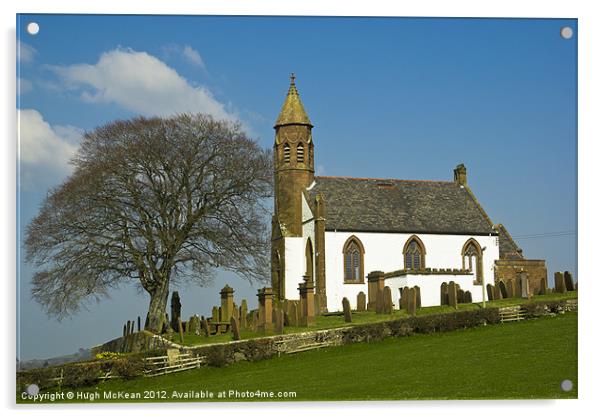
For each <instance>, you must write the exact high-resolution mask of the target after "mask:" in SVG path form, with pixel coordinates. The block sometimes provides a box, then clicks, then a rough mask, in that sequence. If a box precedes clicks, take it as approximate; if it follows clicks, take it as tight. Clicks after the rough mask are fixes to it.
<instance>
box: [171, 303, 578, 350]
mask: <svg viewBox="0 0 602 418" xmlns="http://www.w3.org/2000/svg"><path fill="white" fill-rule="evenodd" d="M576 298H577V292H567V293H564V294H562V293H550V294H547V295H538V296H533V297H532V298H531V301H534V302H537V301H552V300H565V299H576ZM525 302H528V301H527V300H526V299H521V298H512V299H501V300H494V301H491V302H487V306H488V307H498V308H501V307H504V306H514V305H520V304H522V303H525ZM480 307H481V305H480V304H477V303H462V304H459V305H458V310H460V311H464V310H473V309H480ZM454 311H455V309H454V308H452V307H451V306H432V307H429V308H422V309H419V310H418V311H417V312H416V314H417V315H419V316H420V315H429V314H433V313H446V312H454ZM408 316H409V315H408V314H407V312H406V311H405V310H397V311H393V313H392V314H391V315H377V314H376V313H375V312H372V311H364V312H353V315H352V317H353V322H352V323H351V324H347V323H345V321H344V319H343V316H342V313H341V315H339V316H337V315H328V316H317V317H316V324H315V325H314V326H312V327H309V328H304V327H285V329H284V333H285V334H292V333H297V332H307V331H316V330H322V329H331V328H340V327H345V326H349V325H359V324H368V323H373V322H384V321H390V320H393V319H397V318H405V317H408ZM265 335H273V334H261V333H258V332H252V331H243V332H241V338H242V339H243V340H244V339H248V338H259V337H263V336H265ZM171 340H172V341H174V342H175V343H178V344H180V336H179V334H177V333H174V334H173V335H172V337H171ZM227 341H232V334H231V333H228V334H221V335H213V336H211V337H209V338H206V337H205V336H202V335H192V334H185V335H184V345H186V346H197V345H205V344H213V343H223V342H227Z"/></svg>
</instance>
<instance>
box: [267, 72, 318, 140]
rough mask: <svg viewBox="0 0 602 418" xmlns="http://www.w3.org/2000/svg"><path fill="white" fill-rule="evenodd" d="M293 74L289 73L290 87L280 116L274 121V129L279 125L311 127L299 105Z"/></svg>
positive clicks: (300, 104)
mask: <svg viewBox="0 0 602 418" xmlns="http://www.w3.org/2000/svg"><path fill="white" fill-rule="evenodd" d="M295 78H296V77H295V73H291V85H290V86H289V88H288V94H287V95H286V99H285V100H284V104H283V105H282V110H280V116H278V119H277V120H276V125H274V128H276V127H278V126H281V125H290V124H299V125H309V126H312V124H311V122H310V121H309V117H308V116H307V113H305V109H304V108H303V103H301V98H300V97H299V92H297V86H295Z"/></svg>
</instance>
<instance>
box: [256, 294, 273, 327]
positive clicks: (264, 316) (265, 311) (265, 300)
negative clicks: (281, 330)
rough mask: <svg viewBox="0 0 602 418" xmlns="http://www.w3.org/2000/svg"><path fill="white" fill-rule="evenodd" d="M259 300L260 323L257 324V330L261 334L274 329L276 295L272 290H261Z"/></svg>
mask: <svg viewBox="0 0 602 418" xmlns="http://www.w3.org/2000/svg"><path fill="white" fill-rule="evenodd" d="M257 298H258V302H259V317H258V320H259V322H258V323H257V330H258V331H260V332H269V331H272V330H273V329H274V323H273V319H272V309H273V302H274V293H273V292H272V288H271V287H264V288H263V289H259V292H257Z"/></svg>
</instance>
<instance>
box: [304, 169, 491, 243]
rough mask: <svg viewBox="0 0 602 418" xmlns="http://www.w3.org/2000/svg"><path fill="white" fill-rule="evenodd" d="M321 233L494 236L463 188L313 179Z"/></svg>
mask: <svg viewBox="0 0 602 418" xmlns="http://www.w3.org/2000/svg"><path fill="white" fill-rule="evenodd" d="M315 181H316V183H315V185H314V186H313V187H312V188H311V189H310V190H309V194H310V196H312V197H315V196H316V195H317V194H318V193H321V194H322V196H323V197H324V201H325V208H326V229H327V230H340V231H356V232H412V233H439V234H459V235H484V234H489V233H493V234H494V235H495V234H497V232H496V231H495V230H493V229H492V227H491V222H490V221H489V219H488V218H487V215H486V214H485V212H484V211H483V210H482V209H481V208H480V206H479V205H478V203H477V202H476V200H475V199H474V198H473V197H472V196H471V194H470V193H469V192H468V191H467V189H466V188H463V187H460V186H459V185H458V184H456V183H455V182H453V181H424V180H389V179H365V178H351V177H316V178H315Z"/></svg>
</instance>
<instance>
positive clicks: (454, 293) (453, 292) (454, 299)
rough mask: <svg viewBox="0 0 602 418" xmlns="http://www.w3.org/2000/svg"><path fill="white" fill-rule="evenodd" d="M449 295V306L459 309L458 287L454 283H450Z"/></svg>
mask: <svg viewBox="0 0 602 418" xmlns="http://www.w3.org/2000/svg"><path fill="white" fill-rule="evenodd" d="M447 295H448V301H449V306H451V307H453V308H454V309H458V285H456V283H455V282H454V281H451V282H449V285H448V286H447Z"/></svg>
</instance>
